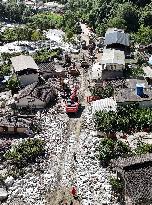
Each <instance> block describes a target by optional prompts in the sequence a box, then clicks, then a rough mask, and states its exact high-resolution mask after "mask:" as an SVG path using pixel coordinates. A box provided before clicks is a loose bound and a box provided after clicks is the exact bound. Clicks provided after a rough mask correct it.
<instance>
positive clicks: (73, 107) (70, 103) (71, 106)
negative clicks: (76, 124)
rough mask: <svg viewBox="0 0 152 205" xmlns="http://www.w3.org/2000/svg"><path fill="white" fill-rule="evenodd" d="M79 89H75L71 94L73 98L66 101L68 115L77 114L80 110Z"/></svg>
mask: <svg viewBox="0 0 152 205" xmlns="http://www.w3.org/2000/svg"><path fill="white" fill-rule="evenodd" d="M77 89H78V88H76V87H75V88H74V89H73V90H72V92H71V96H70V97H69V98H68V99H67V100H66V104H65V107H66V113H67V114H70V113H77V112H78V110H79V108H80V103H79V98H78V96H77Z"/></svg>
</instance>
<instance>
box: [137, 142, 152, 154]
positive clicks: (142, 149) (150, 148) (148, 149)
mask: <svg viewBox="0 0 152 205" xmlns="http://www.w3.org/2000/svg"><path fill="white" fill-rule="evenodd" d="M134 152H135V154H136V155H141V154H146V153H152V144H145V143H139V144H138V145H137V148H136V149H135V150H134Z"/></svg>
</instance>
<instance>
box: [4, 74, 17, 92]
mask: <svg viewBox="0 0 152 205" xmlns="http://www.w3.org/2000/svg"><path fill="white" fill-rule="evenodd" d="M19 85H20V82H19V80H18V79H17V77H16V76H15V75H13V76H12V77H11V78H10V79H9V81H8V85H7V87H8V88H9V89H10V90H11V91H12V92H16V91H17V90H18V88H19Z"/></svg>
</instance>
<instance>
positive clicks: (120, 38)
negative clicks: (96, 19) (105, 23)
mask: <svg viewBox="0 0 152 205" xmlns="http://www.w3.org/2000/svg"><path fill="white" fill-rule="evenodd" d="M104 45H105V47H106V48H114V49H119V50H122V51H125V53H126V54H128V52H129V35H128V34H127V33H125V32H124V30H122V29H117V28H108V30H107V31H106V34H105V40H104Z"/></svg>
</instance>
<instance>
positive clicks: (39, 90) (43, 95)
mask: <svg viewBox="0 0 152 205" xmlns="http://www.w3.org/2000/svg"><path fill="white" fill-rule="evenodd" d="M29 95H30V96H31V97H34V98H37V99H40V100H42V101H43V102H47V101H48V98H50V97H51V96H52V97H53V96H55V95H56V88H55V86H54V85H52V84H45V85H38V83H37V82H35V83H33V84H31V85H28V86H26V87H25V88H24V89H22V90H21V91H20V92H19V94H18V96H17V99H21V98H23V97H26V96H29Z"/></svg>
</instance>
